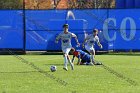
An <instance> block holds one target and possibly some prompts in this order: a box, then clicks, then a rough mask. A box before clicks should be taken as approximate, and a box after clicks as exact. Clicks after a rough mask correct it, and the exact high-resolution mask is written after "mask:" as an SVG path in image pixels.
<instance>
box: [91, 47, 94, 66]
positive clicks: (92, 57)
mask: <svg viewBox="0 0 140 93" xmlns="http://www.w3.org/2000/svg"><path fill="white" fill-rule="evenodd" d="M90 54H91V55H90V58H91V62H92V63H93V64H94V55H95V50H94V49H92V50H90Z"/></svg>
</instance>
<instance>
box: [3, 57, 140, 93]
mask: <svg viewBox="0 0 140 93" xmlns="http://www.w3.org/2000/svg"><path fill="white" fill-rule="evenodd" d="M20 57H22V58H24V59H26V60H27V61H28V62H30V63H32V64H34V67H35V66H36V67H38V68H40V69H42V70H44V71H45V72H44V73H40V72H38V71H37V69H34V68H33V66H31V65H29V64H26V63H23V62H21V61H20V60H19V59H17V58H15V57H14V56H11V55H1V56H0V93H138V91H140V59H139V56H132V55H97V56H96V60H98V61H101V62H103V63H104V64H105V65H107V66H108V67H110V68H112V69H113V70H115V71H116V72H118V73H121V74H122V75H123V76H125V77H128V78H130V79H132V80H134V81H135V82H136V83H137V84H138V85H136V86H134V85H131V84H130V83H129V82H127V81H126V80H124V79H121V78H119V77H116V76H115V75H114V74H112V73H109V72H108V71H107V70H105V69H103V67H102V66H79V65H78V66H77V65H75V70H74V71H72V70H71V69H70V66H69V70H68V71H67V72H66V71H64V70H63V69H62V68H63V57H62V55H20ZM51 65H56V66H57V69H58V70H57V71H56V72H50V69H49V68H50V66H51ZM45 73H47V75H45ZM52 76H53V77H52ZM62 82H65V83H67V85H66V86H64V84H63V83H62Z"/></svg>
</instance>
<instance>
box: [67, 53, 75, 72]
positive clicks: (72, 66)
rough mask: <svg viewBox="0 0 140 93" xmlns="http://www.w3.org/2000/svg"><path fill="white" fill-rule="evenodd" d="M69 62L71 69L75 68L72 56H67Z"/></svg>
mask: <svg viewBox="0 0 140 93" xmlns="http://www.w3.org/2000/svg"><path fill="white" fill-rule="evenodd" d="M67 58H68V62H69V63H70V66H71V69H72V70H74V64H73V63H72V62H71V59H70V56H69V55H68V56H67Z"/></svg>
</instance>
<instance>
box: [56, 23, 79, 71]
mask: <svg viewBox="0 0 140 93" xmlns="http://www.w3.org/2000/svg"><path fill="white" fill-rule="evenodd" d="M68 28H69V25H68V24H64V25H63V32H61V33H60V34H59V35H58V36H57V37H56V40H55V42H56V43H58V41H59V39H61V47H62V51H63V54H64V68H63V69H64V70H66V71H67V70H68V68H67V62H68V61H69V63H70V65H71V69H72V70H74V64H73V63H72V62H71V59H70V57H69V52H70V50H71V48H72V45H71V38H72V37H74V38H75V40H76V43H77V45H78V46H80V43H79V42H78V39H77V36H76V35H75V34H74V33H71V32H69V31H68Z"/></svg>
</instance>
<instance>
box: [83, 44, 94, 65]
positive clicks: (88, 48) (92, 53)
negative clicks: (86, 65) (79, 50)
mask: <svg viewBox="0 0 140 93" xmlns="http://www.w3.org/2000/svg"><path fill="white" fill-rule="evenodd" d="M85 49H86V50H87V51H88V52H89V53H90V60H91V65H93V64H94V55H95V51H94V48H93V47H92V46H85Z"/></svg>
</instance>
